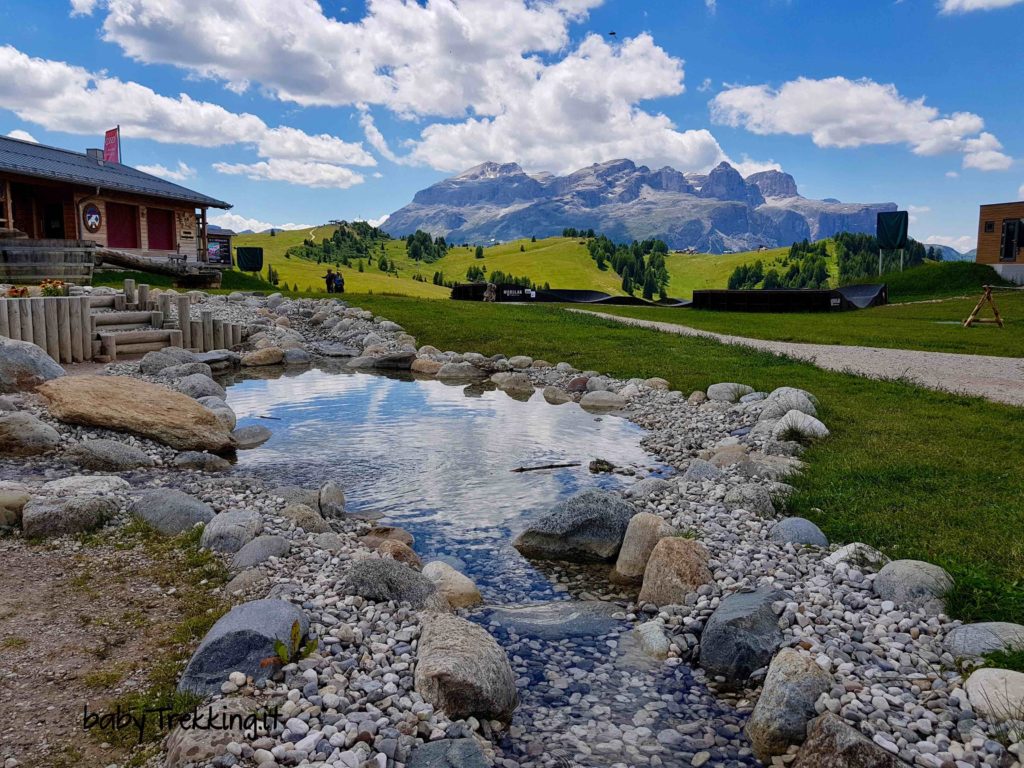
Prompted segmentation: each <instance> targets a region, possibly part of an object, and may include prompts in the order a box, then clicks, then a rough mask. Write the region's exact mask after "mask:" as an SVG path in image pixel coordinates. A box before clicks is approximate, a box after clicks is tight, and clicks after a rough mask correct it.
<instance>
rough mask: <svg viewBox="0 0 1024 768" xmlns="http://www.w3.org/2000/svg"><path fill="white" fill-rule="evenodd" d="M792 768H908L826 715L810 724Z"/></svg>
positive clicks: (900, 761) (842, 723)
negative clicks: (826, 767)
mask: <svg viewBox="0 0 1024 768" xmlns="http://www.w3.org/2000/svg"><path fill="white" fill-rule="evenodd" d="M790 765H791V766H792V768H822V767H823V766H828V768H909V765H908V764H907V763H905V762H903V761H902V760H900V759H899V758H898V757H896V755H894V754H892V753H890V752H886V751H885V750H884V749H882V748H881V747H880V746H878V745H877V744H875V743H874V742H873V741H871V740H870V739H868V738H867V737H865V736H864V735H863V734H862V733H861V732H860V731H858V730H857V729H856V728H854V727H853V726H851V725H848V724H847V723H846V722H844V721H843V720H842V719H840V718H839V717H836V716H835V715H833V714H831V713H828V714H825V715H822V716H821V717H819V718H816V719H815V720H812V721H811V723H810V725H809V726H808V728H807V739H806V740H805V741H804V745H803V746H802V747H801V748H800V751H799V752H798V753H797V756H796V760H794V761H793V762H792V763H790Z"/></svg>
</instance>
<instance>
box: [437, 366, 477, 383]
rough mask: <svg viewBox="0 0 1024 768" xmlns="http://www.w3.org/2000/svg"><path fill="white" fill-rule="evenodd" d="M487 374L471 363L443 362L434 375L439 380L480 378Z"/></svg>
mask: <svg viewBox="0 0 1024 768" xmlns="http://www.w3.org/2000/svg"><path fill="white" fill-rule="evenodd" d="M486 375H487V372H486V371H484V370H481V369H480V368H477V367H476V366H475V365H473V364H472V363H466V362H462V363H445V364H444V365H442V366H441V367H440V368H438V370H437V373H435V374H434V377H435V378H437V379H440V380H441V381H469V380H472V379H482V378H484V377H485V376H486Z"/></svg>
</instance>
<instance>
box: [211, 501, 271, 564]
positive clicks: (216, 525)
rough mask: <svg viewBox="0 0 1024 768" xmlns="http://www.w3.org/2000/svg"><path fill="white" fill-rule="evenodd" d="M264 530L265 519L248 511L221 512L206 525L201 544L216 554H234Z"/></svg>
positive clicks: (256, 513)
mask: <svg viewBox="0 0 1024 768" xmlns="http://www.w3.org/2000/svg"><path fill="white" fill-rule="evenodd" d="M262 530H263V518H262V517H261V516H260V514H259V513H258V512H253V511H251V510H248V509H232V510H228V511H227V512H221V513H220V514H219V515H216V516H214V518H213V519H212V520H211V521H210V522H209V523H207V524H206V528H204V529H203V536H202V539H200V544H201V545H202V546H204V547H206V548H207V549H212V550H214V551H216V552H227V553H228V554H233V553H235V552H237V551H238V550H240V549H241V548H242V547H244V546H245V545H246V544H248V543H249V542H250V541H252V540H253V539H254V538H255V537H256V535H257V534H259V533H260V531H262Z"/></svg>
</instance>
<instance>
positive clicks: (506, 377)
mask: <svg viewBox="0 0 1024 768" xmlns="http://www.w3.org/2000/svg"><path fill="white" fill-rule="evenodd" d="M497 377H501V378H497ZM491 380H492V381H494V383H495V384H497V385H498V389H500V390H501V391H502V392H507V393H508V394H510V395H519V396H522V395H532V394H533V393H534V391H535V390H536V387H534V386H533V382H532V381H530V377H529V376H527V375H526V374H525V373H512V372H507V373H496V374H494V376H492V377H491Z"/></svg>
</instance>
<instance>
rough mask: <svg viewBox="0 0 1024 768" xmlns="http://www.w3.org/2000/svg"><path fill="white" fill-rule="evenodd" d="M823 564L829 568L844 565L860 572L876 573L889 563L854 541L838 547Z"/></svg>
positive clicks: (874, 550)
mask: <svg viewBox="0 0 1024 768" xmlns="http://www.w3.org/2000/svg"><path fill="white" fill-rule="evenodd" d="M823 562H825V563H826V564H828V565H831V566H836V565H839V563H846V564H848V565H852V566H855V567H856V568H859V569H861V570H872V571H877V570H878V569H880V568H881V567H882V566H883V565H885V564H886V563H888V562H889V558H888V557H886V556H885V555H883V554H882V553H881V552H879V551H878V550H877V549H875V548H874V547H869V546H868V545H867V544H864V543H863V542H860V541H855V542H853V543H851V544H846V545H844V546H842V547H840V548H839V549H837V550H836V551H835V552H833V553H832V554H831V555H829V556H828V557H826V558H825V559H824V561H823Z"/></svg>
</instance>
